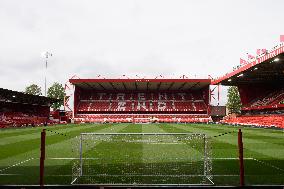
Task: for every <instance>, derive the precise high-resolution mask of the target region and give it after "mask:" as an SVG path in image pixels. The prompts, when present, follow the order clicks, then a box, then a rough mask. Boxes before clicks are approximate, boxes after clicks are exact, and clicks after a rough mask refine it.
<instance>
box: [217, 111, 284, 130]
mask: <svg viewBox="0 0 284 189" xmlns="http://www.w3.org/2000/svg"><path fill="white" fill-rule="evenodd" d="M220 122H221V123H227V124H233V125H253V126H259V127H279V128H283V129H284V115H275V114H271V115H249V116H246V115H242V116H239V117H236V118H230V119H224V120H221V121H220Z"/></svg>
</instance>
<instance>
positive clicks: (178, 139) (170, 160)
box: [71, 133, 214, 186]
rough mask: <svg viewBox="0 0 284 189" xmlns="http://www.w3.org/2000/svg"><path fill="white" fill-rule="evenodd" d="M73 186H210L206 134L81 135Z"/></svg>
mask: <svg viewBox="0 0 284 189" xmlns="http://www.w3.org/2000/svg"><path fill="white" fill-rule="evenodd" d="M73 147H74V152H75V153H76V160H75V161H74V164H73V167H72V182H71V184H95V185H163V186H164V185H210V184H214V183H213V181H212V174H211V171H212V162H211V145H210V138H207V137H206V135H205V134H192V133H81V135H80V136H77V137H76V141H75V144H74V145H73Z"/></svg>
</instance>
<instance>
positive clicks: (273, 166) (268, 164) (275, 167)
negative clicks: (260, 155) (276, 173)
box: [253, 158, 284, 172]
mask: <svg viewBox="0 0 284 189" xmlns="http://www.w3.org/2000/svg"><path fill="white" fill-rule="evenodd" d="M253 160H254V161H256V162H259V163H261V164H263V165H266V166H269V167H272V168H274V169H277V170H280V171H283V172H284V169H281V168H279V167H277V166H275V165H272V164H270V163H266V162H264V161H261V160H258V159H255V158H253Z"/></svg>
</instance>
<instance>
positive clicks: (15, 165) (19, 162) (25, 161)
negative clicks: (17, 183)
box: [0, 158, 34, 172]
mask: <svg viewBox="0 0 284 189" xmlns="http://www.w3.org/2000/svg"><path fill="white" fill-rule="evenodd" d="M33 159H34V158H30V159H26V160H24V161H20V162H18V163H16V164H14V165H11V166H9V167H6V168H4V169H1V170H0V172H2V171H5V170H7V169H10V168H12V167H15V166H17V165H20V164H22V163H25V162H28V161H30V160H33Z"/></svg>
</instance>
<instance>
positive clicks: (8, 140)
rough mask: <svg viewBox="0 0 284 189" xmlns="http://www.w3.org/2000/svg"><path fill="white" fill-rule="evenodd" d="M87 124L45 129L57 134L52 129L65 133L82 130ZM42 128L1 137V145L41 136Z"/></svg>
mask: <svg viewBox="0 0 284 189" xmlns="http://www.w3.org/2000/svg"><path fill="white" fill-rule="evenodd" d="M84 127H85V126H77V127H64V128H62V127H61V128H59V129H55V128H54V127H45V128H44V129H47V133H48V134H49V135H51V134H56V133H52V132H50V131H56V132H58V133H65V132H66V131H69V132H70V131H75V130H80V129H82V128H84ZM40 132H41V130H38V131H36V133H30V134H19V135H17V136H10V137H5V138H4V139H2V138H1V139H0V147H1V145H6V144H12V143H17V142H21V141H25V140H26V139H27V138H28V139H35V138H39V136H40Z"/></svg>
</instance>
